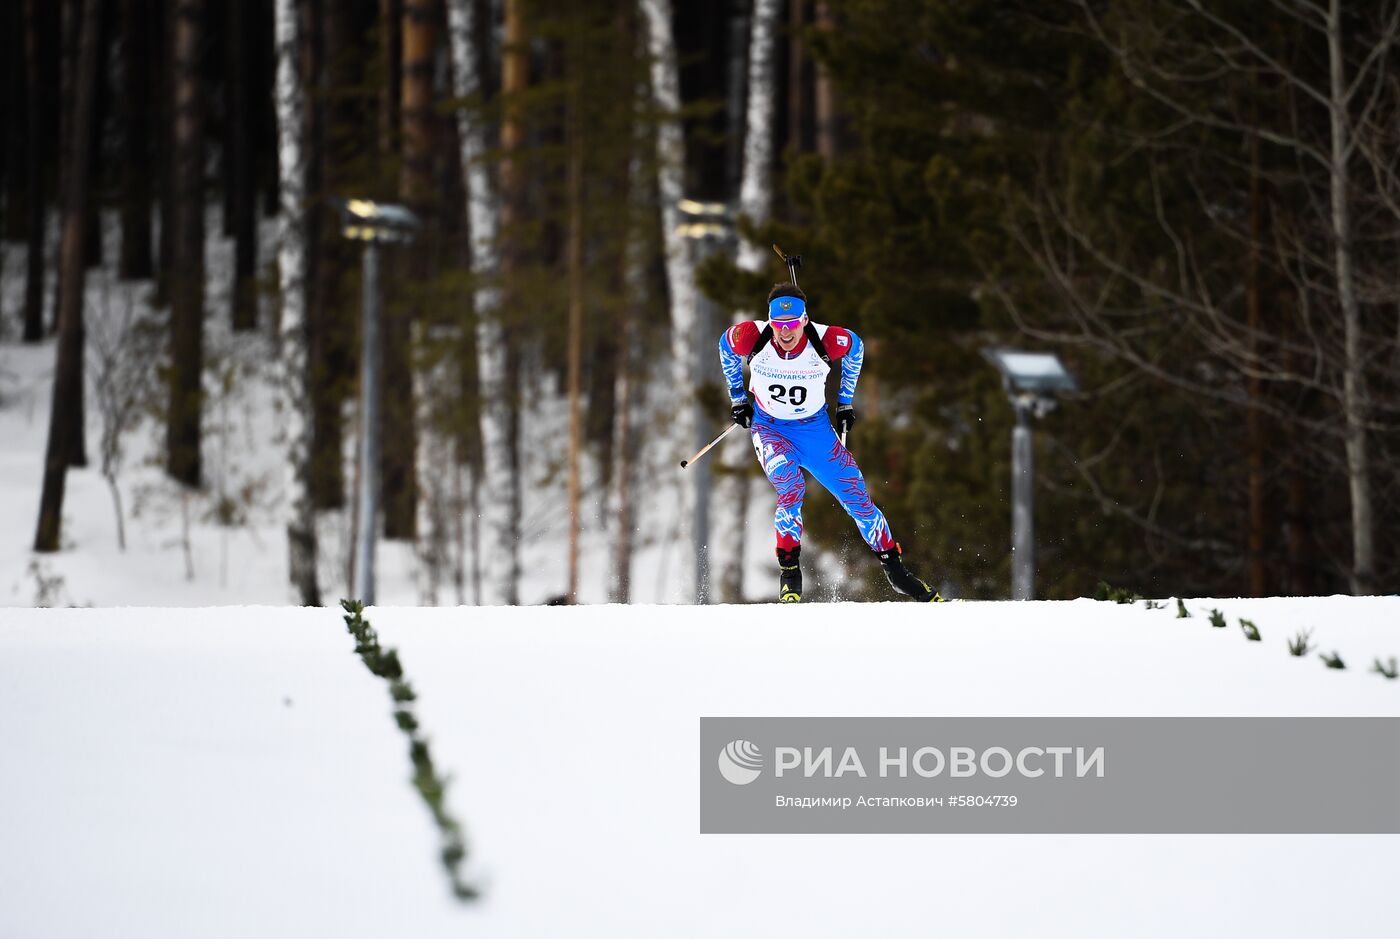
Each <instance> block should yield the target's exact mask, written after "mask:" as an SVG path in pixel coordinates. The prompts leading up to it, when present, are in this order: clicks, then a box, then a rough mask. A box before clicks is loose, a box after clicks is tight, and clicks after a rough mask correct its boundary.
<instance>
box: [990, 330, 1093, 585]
mask: <svg viewBox="0 0 1400 939" xmlns="http://www.w3.org/2000/svg"><path fill="white" fill-rule="evenodd" d="M982 355H983V356H984V357H986V359H987V361H989V362H991V363H992V364H993V365H995V366H996V367H997V370H998V371H999V372H1001V382H1002V386H1003V387H1004V388H1005V389H1006V396H1007V397H1008V398H1009V399H1010V400H1011V407H1012V408H1013V409H1014V410H1015V411H1016V427H1015V429H1014V430H1012V432H1011V599H1013V600H1032V599H1034V598H1035V515H1034V512H1033V505H1034V500H1035V490H1034V486H1033V481H1034V476H1035V466H1034V451H1033V449H1032V447H1031V418H1032V417H1044V416H1045V415H1046V414H1048V413H1050V412H1051V411H1052V410H1054V408H1055V399H1054V398H1053V397H1052V395H1053V394H1054V393H1055V392H1059V391H1076V390H1077V389H1078V386H1076V385H1075V383H1074V376H1073V375H1071V374H1070V373H1069V372H1068V371H1067V370H1066V369H1065V367H1064V364H1063V363H1061V362H1060V359H1059V357H1058V356H1056V355H1054V354H1053V353H1050V352H1018V351H1016V350H1014V349H983V350H982Z"/></svg>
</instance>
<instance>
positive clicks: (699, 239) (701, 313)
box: [678, 199, 733, 603]
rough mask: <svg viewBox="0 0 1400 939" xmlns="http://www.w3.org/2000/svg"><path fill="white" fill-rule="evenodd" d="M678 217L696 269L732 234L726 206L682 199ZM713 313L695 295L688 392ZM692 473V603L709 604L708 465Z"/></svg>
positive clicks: (702, 435)
mask: <svg viewBox="0 0 1400 939" xmlns="http://www.w3.org/2000/svg"><path fill="white" fill-rule="evenodd" d="M679 208H680V211H681V216H682V217H683V219H684V221H682V222H681V224H680V226H679V227H678V234H679V235H680V236H681V237H682V238H684V239H686V241H687V242H688V243H689V244H690V245H691V247H692V250H691V260H692V261H693V262H694V265H695V266H696V267H697V268H698V267H699V266H700V263H701V262H703V261H704V260H705V259H706V258H708V257H710V256H711V255H712V254H714V252H715V251H716V250H717V249H718V248H720V247H721V246H722V245H724V243H725V242H726V241H727V240H728V239H729V237H730V235H731V234H732V232H733V224H732V222H731V220H730V214H731V213H730V209H729V206H728V205H727V204H725V203H723V202H697V201H696V200H694V199H682V200H681V201H680V204H679ZM714 322H715V310H714V303H713V302H712V301H711V300H710V298H709V297H706V296H705V295H704V294H703V293H700V292H699V291H698V290H697V291H696V298H695V337H694V338H695V342H693V343H692V346H691V347H692V348H693V349H695V350H696V354H695V355H694V356H693V357H692V358H691V360H690V378H691V380H690V381H689V382H688V383H687V384H688V385H689V387H690V388H692V389H695V390H696V391H697V392H698V391H699V389H700V388H701V387H702V385H703V384H704V382H702V381H701V375H702V372H701V371H700V369H701V365H702V362H708V361H709V360H708V359H705V358H703V357H702V356H701V355H700V350H701V349H702V348H705V343H706V342H707V341H709V339H710V336H711V333H713V332H714ZM702 404H703V402H702V400H701V399H700V398H699V397H698V396H697V397H696V399H695V400H694V401H692V402H690V403H689V406H690V407H692V408H693V409H694V411H695V419H694V420H692V421H691V429H692V430H693V431H694V433H693V434H692V439H691V441H690V443H692V444H694V446H695V447H696V448H699V447H703V446H704V445H705V443H706V441H707V439H708V437H709V430H708V428H707V426H706V424H705V422H704V421H703V420H702V419H701V405H702ZM691 469H692V471H693V472H692V474H691V475H690V476H689V477H688V478H687V479H686V482H688V483H689V484H690V485H691V489H692V492H693V494H694V496H695V498H694V499H693V500H692V503H691V505H692V515H691V528H690V531H691V538H692V543H693V551H692V555H693V557H694V560H695V602H696V603H709V602H710V600H711V594H712V592H711V590H710V549H709V542H710V464H709V461H701V462H699V463H696V464H695V465H694V466H693V467H691Z"/></svg>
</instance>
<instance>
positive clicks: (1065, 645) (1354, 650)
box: [0, 598, 1400, 939]
mask: <svg viewBox="0 0 1400 939" xmlns="http://www.w3.org/2000/svg"><path fill="white" fill-rule="evenodd" d="M1187 605H1188V609H1190V610H1191V611H1192V612H1193V614H1197V615H1195V616H1194V617H1193V618H1192V619H1189V620H1178V619H1176V618H1175V610H1174V609H1165V610H1154V611H1147V610H1144V609H1143V608H1142V606H1141V605H1140V604H1139V605H1137V606H1119V605H1115V604H1109V603H1095V602H1093V601H1087V600H1086V601H1075V602H1072V603H1035V604H1011V603H976V604H972V603H970V604H947V605H943V606H938V607H928V606H918V605H915V604H884V605H878V606H869V605H866V606H860V607H851V606H843V605H819V604H804V605H802V606H801V607H799V608H792V607H783V606H778V605H766V606H748V607H726V608H718V609H717V608H696V607H640V606H638V607H630V608H622V607H592V608H588V607H579V608H545V609H541V608H534V609H526V608H514V609H504V608H494V609H473V608H459V609H401V608H383V609H374V610H370V611H369V618H370V620H371V622H372V623H373V625H374V626H375V628H376V629H377V630H378V631H379V633H380V636H381V638H382V640H383V642H384V644H385V645H386V646H393V647H397V648H398V650H399V652H400V657H401V660H402V662H403V665H404V668H405V671H406V673H407V675H408V677H409V679H410V681H411V683H412V684H413V686H414V687H415V688H416V689H417V691H418V695H419V705H418V716H419V718H420V720H421V721H422V722H423V726H424V728H425V730H426V732H427V735H428V737H429V738H430V739H431V742H432V748H433V755H434V758H435V760H436V762H437V764H438V765H439V767H441V768H442V769H444V770H445V771H446V772H448V773H449V774H450V775H451V776H452V779H453V782H452V784H451V788H450V790H449V799H448V801H449V804H450V807H451V809H452V811H453V812H454V813H455V814H456V815H457V816H458V817H460V818H461V819H462V821H463V822H464V824H465V828H466V834H467V838H468V843H469V847H470V849H471V859H470V864H469V869H468V873H469V877H470V878H471V879H472V880H473V881H474V882H475V883H476V884H477V885H479V886H480V887H481V889H482V890H483V893H484V899H483V900H482V901H480V902H479V903H477V904H475V905H474V906H469V907H465V908H462V907H458V906H456V905H455V904H454V903H453V901H451V900H450V899H449V897H448V891H447V888H446V883H445V880H444V878H443V875H442V871H441V869H440V868H439V867H438V866H437V863H436V859H435V857H434V852H435V850H436V846H437V841H436V835H435V832H434V831H433V830H432V827H431V825H430V823H429V819H428V814H427V811H426V809H425V808H424V806H423V805H422V803H421V802H420V801H419V799H418V796H417V794H416V793H415V792H414V791H413V790H412V789H411V788H410V786H409V785H408V782H407V778H408V775H409V766H408V760H407V757H406V754H405V752H404V749H405V748H404V744H403V740H402V737H401V735H400V734H399V733H398V731H397V729H396V728H395V727H394V724H393V721H392V718H391V716H390V711H391V708H390V702H389V699H388V695H387V692H386V690H385V687H384V685H383V683H382V682H381V681H379V680H378V679H375V678H373V677H372V676H371V675H370V674H369V673H368V672H367V671H366V670H365V668H364V667H363V665H362V664H361V663H360V661H359V660H358V658H357V657H355V656H354V655H353V654H352V651H351V649H352V642H351V640H350V637H349V636H348V635H347V634H346V632H345V629H344V626H343V624H342V623H341V622H340V620H339V619H338V618H337V616H336V615H335V614H334V613H333V612H331V611H329V610H288V609H266V608H264V609H250V608H243V609H237V608H226V609H206V610H171V609H163V610H150V609H130V610H119V611H117V610H113V611H102V610H8V611H4V612H3V613H0V752H3V754H4V763H3V766H4V772H3V773H0V832H3V833H4V838H3V840H0V885H3V886H2V887H0V892H2V893H3V896H0V936H5V937H7V939H9V937H14V939H28V937H40V936H42V937H66V936H91V935H133V936H136V935H139V936H143V937H152V939H158V937H165V936H169V937H183V936H190V935H199V936H246V935H250V934H256V935H341V936H371V935H403V936H447V935H471V936H554V935H570V936H599V937H603V936H635V935H666V936H720V935H735V934H740V935H810V936H832V937H838V936H851V935H927V934H952V935H1035V936H1123V935H1135V936H1141V935H1148V936H1173V937H1175V936H1181V935H1188V934H1189V935H1210V936H1227V935H1268V936H1315V935H1323V934H1326V935H1339V936H1362V935H1385V934H1388V933H1391V932H1393V931H1394V928H1395V925H1394V924H1395V920H1394V916H1395V912H1394V909H1393V896H1394V879H1395V855H1396V850H1397V848H1398V847H1400V839H1397V838H1396V837H1395V836H1346V837H1340V836H1256V837H1236V836H1229V837H1227V836H1126V835H1123V836H1010V835H1006V836H970V835H968V836H915V835H908V836H823V835H810V836H724V835H709V836H701V835H700V834H699V833H698V831H699V815H698V801H697V800H698V788H699V786H698V778H699V773H700V769H701V765H700V756H699V754H698V752H697V744H698V736H699V720H698V719H699V717H701V716H704V715H824V714H827V715H1021V714H1035V715H1124V716H1132V715H1386V716H1397V715H1400V681H1388V680H1386V679H1385V678H1383V677H1382V676H1380V675H1378V674H1375V673H1372V672H1369V671H1367V669H1369V667H1370V663H1371V661H1372V660H1373V659H1374V658H1376V657H1381V658H1388V657H1389V656H1391V655H1395V654H1397V653H1400V629H1397V625H1396V624H1397V622H1400V599H1396V598H1368V599H1350V598H1313V599H1298V600H1251V601H1244V600H1201V601H1188V604H1187ZM1212 607H1217V608H1220V609H1222V610H1223V611H1224V612H1225V613H1226V614H1227V615H1228V616H1229V618H1230V625H1229V627H1228V628H1226V629H1214V628H1212V627H1211V626H1210V625H1209V624H1208V623H1207V622H1206V620H1205V619H1204V618H1203V617H1202V616H1201V615H1199V614H1200V612H1202V611H1204V610H1206V609H1209V608H1212ZM1241 616H1245V617H1249V618H1251V619H1253V620H1254V621H1255V622H1256V623H1257V624H1258V627H1259V629H1260V631H1261V633H1262V635H1263V641H1262V642H1257V643H1256V642H1248V641H1246V640H1245V638H1244V636H1243V634H1242V632H1241V630H1240V629H1239V627H1238V625H1237V619H1238V618H1239V617H1241ZM1300 628H1312V629H1313V630H1314V633H1313V638H1314V641H1315V642H1316V643H1317V644H1318V645H1319V646H1320V648H1321V649H1322V650H1325V651H1332V650H1336V651H1337V652H1339V653H1340V655H1341V656H1342V658H1343V659H1344V660H1345V661H1346V662H1347V664H1348V668H1347V669H1346V670H1344V671H1337V670H1331V669H1327V668H1325V667H1324V666H1323V664H1322V663H1321V662H1320V661H1319V660H1318V658H1317V656H1316V653H1313V654H1310V655H1308V656H1306V657H1301V658H1295V657H1292V656H1290V655H1289V654H1288V652H1287V650H1286V648H1285V641H1286V638H1288V637H1289V636H1291V635H1292V634H1293V633H1294V632H1296V631H1297V630H1298V629H1300Z"/></svg>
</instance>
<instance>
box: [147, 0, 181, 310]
mask: <svg viewBox="0 0 1400 939" xmlns="http://www.w3.org/2000/svg"><path fill="white" fill-rule="evenodd" d="M176 2H177V0H162V2H161V3H160V9H161V13H160V16H159V17H158V19H159V22H160V32H159V49H158V51H157V52H156V54H155V55H153V56H151V65H152V70H153V71H155V73H156V75H155V79H154V82H153V84H152V88H154V89H155V97H156V101H157V104H156V107H155V109H154V110H155V113H156V115H157V130H156V133H155V151H156V158H155V171H156V187H157V189H158V190H159V193H160V234H159V236H158V238H157V241H156V254H157V258H156V291H155V298H154V300H153V301H152V302H154V303H155V304H156V305H157V306H166V305H168V304H169V303H170V292H171V289H172V279H173V277H174V276H175V274H174V272H175V201H176V199H175V156H174V154H175V4H176Z"/></svg>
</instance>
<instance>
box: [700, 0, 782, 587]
mask: <svg viewBox="0 0 1400 939" xmlns="http://www.w3.org/2000/svg"><path fill="white" fill-rule="evenodd" d="M781 6H782V4H781V3H780V2H779V0H755V3H754V8H753V16H752V18H751V19H750V36H749V42H748V48H749V62H748V71H747V84H748V95H747V99H748V104H747V105H746V106H745V113H744V159H743V167H742V169H741V171H740V176H739V214H740V215H741V216H742V217H743V218H744V219H746V220H747V221H748V223H749V224H750V225H753V226H755V227H761V226H763V225H764V224H766V223H767V222H768V219H769V216H770V215H771V214H772V210H773V176H772V170H771V167H772V164H773V110H774V100H775V90H776V89H775V83H776V80H777V69H776V68H775V66H774V60H773V52H774V48H775V46H776V42H775V34H776V32H777V24H778V14H779V10H780V8H781ZM769 257H772V255H771V254H770V253H769V250H768V249H767V247H766V246H762V245H760V244H759V243H758V242H755V241H753V240H750V239H747V238H745V239H741V240H740V242H739V262H738V263H739V268H740V269H741V270H744V271H749V272H752V273H755V274H756V273H758V272H760V271H762V270H763V266H764V262H765V260H766V259H767V258H769ZM742 318H747V315H745V316H743V317H742ZM721 459H722V463H723V466H724V471H723V472H722V473H721V474H720V477H719V483H718V485H717V486H716V490H717V491H716V498H715V502H716V505H717V506H718V507H719V511H717V512H716V513H715V519H716V522H717V524H716V526H715V542H716V543H717V544H720V545H722V546H723V549H724V552H725V555H724V557H725V561H724V564H723V565H722V566H721V568H720V577H719V581H720V595H721V597H722V598H723V599H724V600H725V601H727V602H731V603H736V602H738V601H740V600H742V599H743V595H744V579H743V578H744V541H745V539H744V528H745V524H744V523H745V515H746V514H747V512H748V505H749V499H748V496H749V487H750V485H751V483H752V479H751V477H750V476H749V474H748V473H747V472H746V470H747V468H748V467H749V465H750V462H751V460H752V457H751V456H750V455H749V448H748V447H744V446H727V447H725V448H724V451H723V454H722V456H721Z"/></svg>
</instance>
